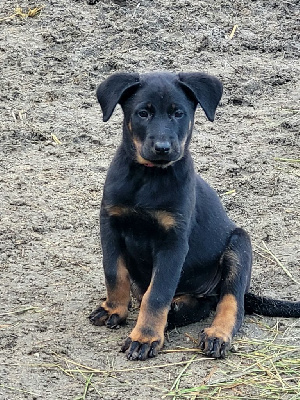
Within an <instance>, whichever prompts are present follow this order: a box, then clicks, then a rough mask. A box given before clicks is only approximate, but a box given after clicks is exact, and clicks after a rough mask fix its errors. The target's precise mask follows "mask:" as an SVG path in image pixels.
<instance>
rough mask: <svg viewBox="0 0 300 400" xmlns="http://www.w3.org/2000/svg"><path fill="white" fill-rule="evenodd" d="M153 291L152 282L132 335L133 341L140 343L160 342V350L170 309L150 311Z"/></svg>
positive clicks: (143, 300)
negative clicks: (150, 297)
mask: <svg viewBox="0 0 300 400" xmlns="http://www.w3.org/2000/svg"><path fill="white" fill-rule="evenodd" d="M151 289H152V282H151V283H150V285H149V287H148V289H147V291H146V292H145V294H144V296H143V299H142V303H141V308H140V312H139V316H138V320H137V323H136V326H135V327H134V329H133V331H132V332H131V334H130V338H131V340H132V341H138V342H140V343H152V342H155V341H158V343H159V349H161V348H162V346H163V343H164V332H165V327H166V325H167V316H168V312H169V307H165V308H163V309H161V310H157V311H156V310H150V309H149V305H148V300H149V295H150V292H151Z"/></svg>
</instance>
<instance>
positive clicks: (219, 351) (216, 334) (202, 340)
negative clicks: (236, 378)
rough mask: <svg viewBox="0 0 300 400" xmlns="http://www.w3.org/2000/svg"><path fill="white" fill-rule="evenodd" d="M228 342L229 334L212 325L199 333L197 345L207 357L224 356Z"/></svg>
mask: <svg viewBox="0 0 300 400" xmlns="http://www.w3.org/2000/svg"><path fill="white" fill-rule="evenodd" d="M230 344H231V336H228V335H226V334H224V333H223V332H222V331H220V330H218V329H214V328H213V327H211V328H206V329H204V330H203V331H201V332H200V334H199V347H200V349H201V350H203V352H204V354H205V355H206V356H208V357H213V358H225V357H226V355H227V353H228V350H229V348H230Z"/></svg>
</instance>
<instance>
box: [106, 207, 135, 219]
mask: <svg viewBox="0 0 300 400" xmlns="http://www.w3.org/2000/svg"><path fill="white" fill-rule="evenodd" d="M105 209H106V211H107V212H108V214H109V215H110V216H111V217H121V216H122V215H127V214H129V213H130V209H129V208H128V207H124V206H106V207H105Z"/></svg>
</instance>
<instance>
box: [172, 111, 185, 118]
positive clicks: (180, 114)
mask: <svg viewBox="0 0 300 400" xmlns="http://www.w3.org/2000/svg"><path fill="white" fill-rule="evenodd" d="M174 117H175V118H182V117H183V111H181V110H176V111H175V112H174Z"/></svg>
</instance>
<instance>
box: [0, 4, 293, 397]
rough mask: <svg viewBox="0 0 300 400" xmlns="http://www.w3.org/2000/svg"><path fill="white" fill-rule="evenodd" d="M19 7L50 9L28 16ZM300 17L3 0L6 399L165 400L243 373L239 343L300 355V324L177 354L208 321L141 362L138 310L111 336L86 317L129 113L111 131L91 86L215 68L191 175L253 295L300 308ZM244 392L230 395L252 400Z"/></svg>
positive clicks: (0, 334) (258, 8)
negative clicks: (223, 225)
mask: <svg viewBox="0 0 300 400" xmlns="http://www.w3.org/2000/svg"><path fill="white" fill-rule="evenodd" d="M88 3H89V4H88ZM17 6H19V7H21V8H22V12H23V13H24V14H25V13H28V9H29V8H31V9H34V8H35V7H38V6H43V8H42V10H41V12H40V13H37V14H36V15H31V16H28V17H24V16H23V17H22V16H20V15H14V14H15V13H16V14H17V12H16V11H15V10H16V7H17ZM33 14H34V13H33ZM297 16H298V17H299V4H298V1H297V0H289V1H282V0H280V1H279V0H272V1H263V0H257V1H227V0H216V1H214V2H208V1H199V0H177V1H176V2H172V1H169V0H164V1H162V0H154V1H150V0H141V1H138V0H132V1H131V0H128V1H126V0H124V1H121V0H119V1H117V0H115V1H95V0H94V1H92V0H90V1H89V2H87V1H84V0H77V1H75V0H70V1H59V0H44V1H43V2H41V3H35V2H34V1H26V0H19V1H18V2H17V1H16V0H5V1H1V4H0V127H1V131H0V152H1V158H0V185H1V192H0V202H1V203H0V210H1V211H0V220H1V224H0V260H1V286H0V295H1V296H0V297H1V301H0V303H1V310H0V397H1V399H5V400H14V399H17V400H18V399H45V400H48V399H49V400H50V399H51V400H52V399H72V400H75V399H77V400H79V399H88V400H93V399H94V400H95V399H105V400H110V399H111V400H115V399H122V400H127V399H128V400H129V399H130V400H132V399H142V400H144V399H150V398H152V399H160V398H162V396H163V395H165V394H167V393H168V391H169V390H170V389H171V388H173V389H174V387H175V386H174V384H176V385H177V387H178V386H180V387H186V388H188V387H195V386H200V385H202V384H204V383H206V382H208V381H210V382H214V379H215V380H216V381H218V379H219V378H220V377H222V376H224V375H223V374H224V373H225V374H226V373H228V374H230V373H231V372H230V371H233V370H236V371H239V370H240V369H243V368H245V364H243V363H242V362H241V357H240V356H239V354H238V351H239V346H241V343H242V342H241V341H242V340H244V339H247V340H250V339H251V340H252V339H256V340H267V339H268V338H270V337H273V339H274V340H275V337H276V342H278V343H279V344H280V345H282V346H286V345H287V344H288V345H295V346H298V343H299V338H300V322H299V320H297V319H276V318H262V317H259V316H246V318H245V323H244V325H243V328H242V330H241V332H240V333H239V335H238V337H237V340H236V345H235V349H234V350H235V352H237V353H234V352H232V353H230V354H229V357H228V359H227V360H224V361H222V360H221V361H215V360H207V359H206V358H204V357H203V356H202V355H201V353H196V352H194V353H193V352H188V351H183V350H182V347H186V348H190V349H191V348H193V347H194V343H193V338H197V335H198V332H199V331H200V330H201V329H202V328H203V327H205V326H207V325H208V324H209V321H202V322H199V323H197V324H193V325H190V326H187V327H184V328H180V329H177V330H174V331H171V332H170V333H169V334H168V338H167V341H166V345H165V348H164V349H165V351H164V352H162V353H160V355H159V356H158V357H157V358H156V359H153V360H150V361H147V362H145V363H140V362H136V363H134V362H129V361H127V360H126V359H125V356H124V354H122V353H120V352H119V348H120V343H121V342H122V340H123V339H124V338H125V337H126V336H127V334H128V333H129V332H130V330H131V329H132V327H133V326H134V321H135V318H136V313H137V312H136V310H134V311H133V313H131V315H130V318H129V320H128V323H127V325H126V326H125V327H123V328H122V329H120V330H117V331H112V332H111V331H108V330H107V329H106V328H101V327H94V326H92V325H90V324H89V322H88V320H87V316H88V315H89V313H90V312H91V311H92V310H93V309H94V308H95V307H96V306H97V305H98V304H99V301H100V298H101V297H103V296H105V287H104V277H103V271H102V267H101V248H100V244H99V218H98V214H99V207H100V201H101V192H102V188H103V183H104V179H105V175H106V171H107V168H108V166H109V163H110V160H111V159H112V156H113V154H114V152H115V150H116V148H117V146H118V144H119V143H120V139H121V117H122V115H121V111H120V109H117V110H116V112H115V113H114V115H113V117H112V118H111V120H110V121H109V122H108V123H106V124H104V123H103V122H102V116H101V112H100V107H99V105H98V103H97V101H96V98H95V88H96V86H97V85H98V84H99V83H100V82H101V81H102V80H103V79H104V78H105V77H107V76H108V75H110V74H111V73H113V72H115V71H137V72H145V71H153V70H169V71H177V72H179V71H205V72H208V73H211V74H214V75H216V76H217V77H219V78H220V79H221V80H222V81H223V84H224V96H223V99H222V103H221V106H220V107H219V108H218V111H217V117H216V120H215V122H214V123H210V122H208V121H207V120H206V119H205V116H204V113H203V112H202V111H201V110H200V109H199V110H198V111H197V115H196V123H195V129H194V136H193V141H192V144H191V149H192V153H193V156H194V160H195V165H196V168H197V170H198V172H199V173H200V174H201V175H202V176H203V177H204V178H205V179H206V180H207V181H208V182H209V183H210V184H211V185H212V186H213V187H214V188H215V189H216V190H217V191H218V193H219V194H220V196H221V198H222V201H223V203H224V205H225V207H226V209H227V210H228V213H229V214H230V216H231V218H232V219H234V220H235V221H236V222H237V223H238V224H239V225H240V226H243V227H244V228H246V229H247V231H248V232H249V233H250V234H251V236H252V241H253V246H254V255H255V263H254V269H253V280H252V288H251V289H252V290H253V291H255V292H256V293H259V294H265V295H269V296H273V297H276V298H284V299H290V300H299V281H300V268H299V260H300V248H299V232H300V224H299V210H300V204H299V176H300V170H299V166H300V165H299V162H298V163H297V162H296V161H293V160H296V159H298V161H299V93H300V91H299V89H300V87H299V81H300V79H299V76H300V67H299V31H297V28H298V27H297ZM8 17H10V18H8ZM235 25H238V27H237V29H236V31H235V32H234V35H233V37H232V38H230V34H231V33H233V27H234V26H235ZM283 159H284V160H283ZM286 159H288V160H290V161H286ZM265 245H266V246H267V248H266V247H265ZM267 249H269V250H270V252H271V253H269V254H268V253H267ZM274 256H275V257H276V259H277V260H279V262H277V261H276V259H275V257H274ZM283 267H284V268H285V269H286V270H287V271H288V273H287V272H286V271H285V270H284V268H283ZM297 282H298V283H297ZM249 346H250V347H251V345H249ZM175 350H178V351H175ZM179 350H180V351H179ZM298 350H299V347H298ZM297 354H298V355H297V357H298V360H299V359H300V355H299V351H298V353H297ZM192 356H193V357H195V356H196V358H193V359H192ZM187 360H188V361H189V363H188V364H187V363H186V362H187ZM85 367H88V368H85ZM144 367H146V369H143V368H144ZM183 367H188V368H186V370H185V373H183V372H182V371H183ZM89 368H90V369H89ZM93 369H94V370H93ZM101 371H102V372H101ZM118 371H119V372H118ZM181 372H182V373H181ZM180 374H181V375H180ZM179 375H180V379H178V377H179ZM176 378H177V380H176ZM295 379H296V380H297V379H299V375H298V376H296V377H295ZM219 381H220V379H219ZM174 382H175V383H174ZM220 390H221V389H220ZM220 390H219V392H218V393H221V392H220ZM243 390H245V391H246V393H248V394H247V395H245V396H246V397H242V394H241V393H244V392H243ZM243 390H242V389H241V388H240V389H239V391H237V390H235V391H229V392H228V393H229V394H228V396H237V397H225V395H224V397H222V399H224V398H230V399H232V398H249V399H250V398H251V399H252V398H253V399H255V398H258V395H257V394H256V391H255V389H254V388H252V389H251V388H250V389H249V387H245V388H244V389H243ZM247 391H248V392H247ZM222 393H223V392H222ZM239 393H240V396H239ZM193 396H194V395H193ZM175 397H176V399H177V398H180V397H179V395H178V396H175V395H174V396H173V397H172V396H171V397H167V398H174V399H175ZM187 398H193V399H194V398H199V399H200V398H201V399H208V398H211V397H209V395H205V394H201V393H200V392H199V393H198V395H195V396H194V397H187ZM212 398H221V397H218V396H216V395H214V397H212ZM259 398H261V397H259ZM267 398H268V397H266V399H267ZM274 398H275V397H274ZM276 398H277V397H276ZM278 398H281V399H292V398H294V399H296V398H298V397H295V395H294V397H292V395H291V394H289V393H285V392H284V393H283V394H282V396H281V397H278Z"/></svg>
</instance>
